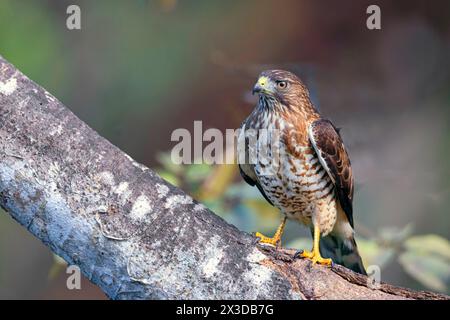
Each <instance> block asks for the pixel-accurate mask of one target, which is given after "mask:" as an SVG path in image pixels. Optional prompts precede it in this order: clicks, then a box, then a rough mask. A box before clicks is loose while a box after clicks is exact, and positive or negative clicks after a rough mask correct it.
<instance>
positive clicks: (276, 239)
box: [255, 217, 286, 246]
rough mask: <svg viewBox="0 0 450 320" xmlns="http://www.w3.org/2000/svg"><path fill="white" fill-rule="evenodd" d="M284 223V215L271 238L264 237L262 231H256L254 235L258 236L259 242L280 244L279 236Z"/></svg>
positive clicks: (281, 233)
mask: <svg viewBox="0 0 450 320" xmlns="http://www.w3.org/2000/svg"><path fill="white" fill-rule="evenodd" d="M285 225H286V217H284V219H283V221H282V222H281V224H280V226H279V227H278V229H277V231H276V232H275V234H274V236H273V237H272V238H269V237H266V236H265V235H263V234H262V233H259V232H256V233H255V236H257V237H258V238H260V239H261V240H259V243H266V244H271V245H273V246H281V236H282V235H283V231H284V226H285Z"/></svg>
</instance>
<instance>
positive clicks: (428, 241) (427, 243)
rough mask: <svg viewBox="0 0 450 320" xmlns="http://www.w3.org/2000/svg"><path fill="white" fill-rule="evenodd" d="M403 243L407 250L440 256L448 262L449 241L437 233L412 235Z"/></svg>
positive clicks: (449, 256) (449, 253)
mask: <svg viewBox="0 0 450 320" xmlns="http://www.w3.org/2000/svg"><path fill="white" fill-rule="evenodd" d="M404 245H405V248H406V249H407V250H409V251H416V252H417V253H422V254H429V255H436V256H440V257H442V258H443V259H446V260H448V261H449V262H450V242H449V241H448V240H447V239H445V238H443V237H440V236H438V235H434V234H429V235H423V236H414V237H411V238H409V239H407V240H406V241H405V243H404ZM449 268H450V266H449Z"/></svg>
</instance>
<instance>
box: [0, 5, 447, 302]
mask: <svg viewBox="0 0 450 320" xmlns="http://www.w3.org/2000/svg"><path fill="white" fill-rule="evenodd" d="M74 3H75V4H78V5H79V6H80V7H81V14H82V16H81V19H82V22H81V23H82V30H73V31H69V30H67V28H66V18H67V14H66V8H67V6H68V5H69V4H74ZM370 4H378V5H379V6H380V7H381V23H382V29H381V30H376V31H371V30H368V29H367V28H366V19H367V14H366V8H367V6H368V5H370ZM0 54H1V55H2V56H4V57H5V58H6V59H7V60H9V61H10V62H12V63H13V64H15V65H16V66H17V67H18V68H19V69H20V70H21V71H22V72H24V73H25V74H27V75H28V76H29V77H30V78H31V79H33V80H34V81H36V82H37V83H39V84H40V85H42V86H44V87H45V88H46V89H47V90H48V91H49V92H51V93H52V94H54V95H55V96H56V97H57V98H58V99H60V100H61V101H62V102H63V103H64V104H65V105H67V106H68V107H69V108H70V109H71V110H72V111H73V112H74V113H75V114H76V115H78V116H79V117H80V118H81V119H82V120H84V121H85V122H86V123H88V124H89V125H90V126H91V127H93V128H94V129H95V130H97V131H98V132H99V133H100V134H101V135H103V136H104V137H106V138H107V139H109V140H110V141H111V142H112V143H114V144H115V145H117V146H119V147H120V148H121V149H122V150H124V151H126V152H127V153H128V154H130V155H131V156H132V157H133V158H135V159H136V160H137V161H139V162H141V163H143V164H145V165H147V166H149V167H152V168H154V169H156V170H158V172H159V173H160V174H161V175H162V176H163V177H164V178H166V179H167V180H169V181H170V182H171V183H173V184H176V185H179V186H180V187H181V188H183V189H184V190H186V191H187V192H189V193H190V194H191V195H192V196H194V197H195V198H196V199H198V200H200V201H202V202H204V203H205V204H206V205H207V206H208V207H210V208H211V209H213V210H214V211H215V212H216V213H217V214H219V215H220V216H222V217H223V218H224V219H226V220H227V221H229V222H231V223H233V224H235V225H236V226H237V227H238V228H240V229H241V230H245V231H248V232H252V231H262V232H265V233H267V234H271V233H272V232H273V231H274V230H275V228H276V226H277V225H278V222H279V219H280V215H279V214H278V212H277V211H276V210H274V209H273V208H271V207H270V205H268V204H266V203H265V201H264V200H263V198H262V197H261V196H260V195H259V194H258V191H257V190H254V189H252V188H251V187H249V186H247V185H246V184H245V183H243V181H242V180H241V179H240V177H239V173H238V171H237V168H236V167H235V166H233V165H219V166H207V165H189V166H176V165H174V164H172V163H171V161H170V157H169V155H170V150H171V148H172V147H173V146H174V145H175V144H176V143H175V142H171V141H170V136H171V133H172V131H173V130H174V129H177V128H187V129H188V130H192V129H193V121H194V120H201V121H203V128H204V129H207V128H219V129H221V130H225V129H227V128H237V127H239V125H240V123H241V121H242V120H243V119H244V118H245V117H246V116H247V114H248V113H249V112H250V111H251V110H252V108H253V106H254V104H255V98H254V97H252V96H251V94H250V90H251V88H252V86H253V83H254V82H255V80H256V77H257V75H258V74H259V72H261V71H262V70H264V69H269V68H284V69H288V70H291V71H294V72H295V73H297V74H298V75H300V76H301V77H302V78H303V79H304V81H305V82H306V83H307V85H308V86H309V88H310V91H311V94H312V97H313V100H314V102H315V104H316V105H317V107H318V109H320V111H321V112H322V113H323V114H324V115H325V116H327V117H329V118H331V119H333V121H334V123H335V124H336V125H337V126H338V127H341V128H342V131H341V132H342V134H343V137H344V140H345V142H346V145H347V146H348V149H349V153H350V156H351V159H352V163H353V168H354V173H355V177H356V190H355V192H356V194H355V202H354V206H355V210H354V211H355V220H356V231H357V238H358V243H359V246H360V250H361V252H362V254H363V257H364V260H365V263H366V265H370V264H376V265H379V266H380V268H381V278H382V280H383V281H387V282H390V283H393V284H396V285H401V286H406V287H410V288H416V289H428V290H434V291H440V292H444V293H449V291H450V289H449V287H450V244H449V242H448V239H449V238H450V210H449V204H448V202H449V200H450V163H449V160H448V159H449V156H450V143H449V140H450V121H449V120H450V64H449V57H450V2H449V1H445V0H444V1H438V0H434V1H411V0H409V1H351V0H346V1H317V0H302V1H298V0H285V1H269V0H253V1H207V0H204V1H180V0H178V1H177V0H160V1H145V0H131V1H112V0H96V1H63V0H55V1H50V0H21V1H16V0H1V1H0ZM0 143H1V142H0ZM283 244H284V245H286V246H290V247H297V248H302V247H305V246H306V247H309V246H310V245H311V242H310V240H309V232H308V231H307V230H305V229H304V228H302V227H301V226H299V225H297V224H296V223H294V222H290V223H289V224H288V227H287V230H286V233H285V236H284V238H283ZM66 279H67V274H66V273H65V266H64V263H61V262H60V261H59V260H58V259H57V258H56V257H54V256H53V255H52V253H51V252H50V251H49V250H48V249H47V248H46V247H45V246H43V245H42V244H41V243H40V242H39V241H38V240H36V239H34V238H33V237H32V236H31V235H29V234H28V233H27V232H26V231H25V230H24V229H22V228H21V227H20V226H19V225H18V224H17V223H16V222H14V221H13V220H12V219H11V218H10V217H9V216H8V215H7V214H5V213H3V212H2V213H0V298H6V299H13V298H25V299H50V298H51V299H63V298H64V299H65V298H67V299H78V298H84V299H94V298H95V299H102V298H105V296H104V295H103V293H102V292H101V291H100V290H99V289H98V288H96V287H95V286H93V285H91V284H90V283H89V281H87V280H86V279H83V281H82V289H81V290H74V291H70V290H68V289H67V288H66Z"/></svg>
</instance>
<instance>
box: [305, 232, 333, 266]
mask: <svg viewBox="0 0 450 320" xmlns="http://www.w3.org/2000/svg"><path fill="white" fill-rule="evenodd" d="M319 240H320V230H319V227H318V226H314V244H313V248H312V251H307V250H303V252H301V253H300V254H299V255H300V257H302V258H306V259H309V260H311V262H312V263H313V264H316V263H318V264H321V265H326V266H329V267H331V265H332V264H333V261H332V260H331V259H325V258H322V256H321V255H320V250H319Z"/></svg>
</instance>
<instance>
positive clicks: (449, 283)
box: [156, 153, 450, 293]
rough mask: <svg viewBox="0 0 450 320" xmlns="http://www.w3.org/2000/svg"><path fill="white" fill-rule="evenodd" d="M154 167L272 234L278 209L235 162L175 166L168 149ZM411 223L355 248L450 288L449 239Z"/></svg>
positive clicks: (297, 243) (305, 241)
mask: <svg viewBox="0 0 450 320" xmlns="http://www.w3.org/2000/svg"><path fill="white" fill-rule="evenodd" d="M158 158H159V161H160V163H161V165H160V167H159V168H157V170H156V171H157V172H158V173H159V174H160V175H161V176H162V177H163V178H164V179H166V180H167V181H168V182H170V183H172V184H174V185H176V186H178V187H180V188H182V189H183V190H185V191H186V192H188V193H190V194H191V195H192V196H193V197H194V198H195V199H196V200H198V201H201V202H202V203H204V204H205V205H206V206H207V207H208V208H209V209H211V210H212V211H214V212H215V213H216V214H218V215H219V216H221V217H222V218H224V219H225V220H226V221H227V222H229V223H231V224H234V225H235V226H236V227H238V228H239V229H241V230H244V231H246V232H255V231H262V232H267V233H268V234H270V233H271V232H273V231H274V230H275V228H276V227H277V226H278V223H279V221H280V214H279V211H278V210H277V209H275V208H274V207H272V206H271V205H269V204H268V203H267V202H266V200H265V199H264V198H263V197H262V196H261V195H260V193H259V191H258V190H257V188H252V187H250V186H248V185H247V184H246V183H245V182H244V181H243V180H242V179H240V177H238V176H239V171H238V168H237V166H236V165H215V166H211V165H206V164H191V165H184V166H180V165H175V164H173V162H172V161H171V160H170V154H168V153H161V154H160V155H159V157H158ZM413 231H414V227H413V225H412V224H409V225H406V226H405V227H404V228H401V229H399V228H395V227H385V228H380V230H379V231H378V232H377V233H373V234H371V235H370V236H367V237H358V236H357V242H358V248H359V251H360V253H361V256H362V258H363V260H364V264H365V265H366V267H367V266H370V265H377V266H379V267H380V269H381V270H383V268H384V267H387V266H388V265H392V263H393V262H394V261H397V262H398V263H399V264H400V265H401V267H402V268H403V270H404V271H405V272H406V273H407V274H408V275H410V276H411V277H412V278H414V279H415V280H416V281H418V282H419V283H421V284H422V285H423V286H424V287H425V288H427V289H430V290H435V291H439V292H443V293H448V292H449V291H450V242H449V241H448V240H447V239H445V238H443V237H440V236H438V235H432V234H431V235H414V234H413ZM285 246H286V247H290V248H296V249H303V248H309V247H311V246H312V240H311V238H306V237H296V238H293V239H292V240H290V241H288V243H287V244H285Z"/></svg>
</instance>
